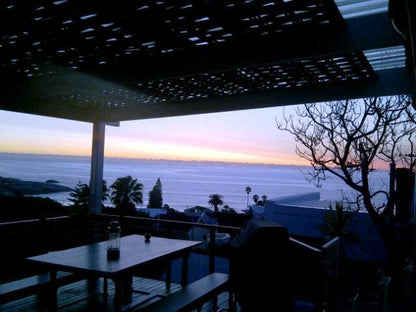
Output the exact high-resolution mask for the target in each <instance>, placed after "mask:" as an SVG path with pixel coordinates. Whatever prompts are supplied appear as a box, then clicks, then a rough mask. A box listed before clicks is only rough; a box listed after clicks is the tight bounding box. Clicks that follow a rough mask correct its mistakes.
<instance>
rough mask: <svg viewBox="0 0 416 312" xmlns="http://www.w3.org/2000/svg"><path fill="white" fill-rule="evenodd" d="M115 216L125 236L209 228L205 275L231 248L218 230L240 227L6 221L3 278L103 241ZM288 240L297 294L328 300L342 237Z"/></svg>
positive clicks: (104, 218) (124, 220) (79, 219)
mask: <svg viewBox="0 0 416 312" xmlns="http://www.w3.org/2000/svg"><path fill="white" fill-rule="evenodd" d="M114 219H117V220H119V221H120V224H121V227H122V235H127V234H144V233H145V232H151V233H152V235H154V236H164V237H174V238H186V236H187V233H188V232H189V230H190V229H192V228H203V229H206V230H207V233H209V235H207V236H208V237H209V239H207V244H206V245H205V246H206V248H203V249H199V250H198V251H197V252H199V253H205V254H207V255H208V257H209V261H208V272H207V273H212V272H214V271H215V261H216V257H217V256H223V257H227V256H228V254H227V247H228V246H223V248H221V246H217V245H216V239H215V238H216V233H219V232H221V233H228V234H230V236H231V237H233V236H234V235H235V234H236V233H238V231H239V230H240V228H239V227H233V226H221V225H213V224H202V223H195V222H185V221H176V220H162V219H153V218H144V217H133V216H119V215H109V214H101V215H88V216H87V215H73V216H62V217H53V218H41V219H33V220H22V221H12V222H3V223H0V235H1V244H2V248H3V250H4V251H6V252H3V253H2V254H3V256H2V257H1V260H0V261H1V262H2V263H1V268H3V269H2V270H3V271H4V272H2V275H1V276H2V278H1V279H2V280H3V281H5V280H10V279H13V278H16V277H19V276H20V275H25V274H32V272H33V271H34V270H36V268H33V267H29V266H27V265H26V263H25V262H24V259H25V258H26V257H29V256H33V255H36V254H40V253H46V252H48V251H53V250H59V249H65V248H70V247H75V246H79V245H84V244H86V243H90V242H94V241H101V240H105V239H106V228H107V225H108V222H109V221H110V220H114ZM290 244H291V247H292V249H293V250H295V252H296V253H297V254H298V255H299V257H298V259H300V260H299V261H301V262H302V264H301V265H302V266H303V268H302V269H299V270H298V272H297V276H296V277H295V278H296V279H298V280H299V289H298V290H299V292H298V295H299V296H300V297H303V298H306V299H307V300H314V301H319V304H322V305H325V304H326V303H327V302H328V301H329V300H328V298H329V297H331V296H332V297H333V296H334V293H333V292H330V289H333V286H334V285H338V277H339V262H337V259H338V255H339V254H338V239H335V240H333V241H331V242H329V243H327V244H326V245H324V246H323V247H322V248H318V247H313V246H311V245H309V244H306V243H304V242H302V241H300V240H298V239H295V238H293V237H290ZM313 266H315V267H313ZM16 267H17V268H18V269H16V270H15V271H14V272H13V270H5V269H4V268H16ZM22 268H25V270H22ZM317 286H319V287H317Z"/></svg>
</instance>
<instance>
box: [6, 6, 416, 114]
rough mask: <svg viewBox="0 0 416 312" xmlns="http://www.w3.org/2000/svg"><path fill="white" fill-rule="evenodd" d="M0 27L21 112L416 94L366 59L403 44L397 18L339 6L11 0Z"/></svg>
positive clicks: (203, 107) (9, 91)
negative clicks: (345, 11) (351, 14)
mask: <svg viewBox="0 0 416 312" xmlns="http://www.w3.org/2000/svg"><path fill="white" fill-rule="evenodd" d="M0 26H1V27H0V78H2V81H3V83H2V84H1V87H0V109H5V110H11V111H20V112H27V113H34V114H40V115H46V116H55V117H62V118H68V119H75V120H83V121H116V120H126V119H141V118H153V117H162V116H174V115H185V114H194V113H207V112H216V111H226V110H234V109H246V108H256V107H266V106H277V105H288V104H298V103H303V102H315V101H324V100H331V99H337V98H349V97H362V96H370V95H386V94H398V93H408V92H410V90H411V89H412V88H413V87H412V86H414V82H413V81H412V79H411V73H410V74H409V70H408V69H407V68H406V67H405V66H404V67H399V68H395V67H394V66H393V68H389V69H387V70H386V69H382V70H374V68H373V66H372V65H371V63H370V62H369V60H368V59H367V57H366V53H365V52H366V51H367V50H371V49H385V48H391V47H399V48H400V47H403V45H404V43H405V42H404V39H403V38H402V36H400V35H399V34H398V33H397V32H396V31H395V30H394V28H393V27H392V25H391V23H390V21H389V18H388V14H387V12H381V13H378V14H370V15H366V16H359V17H356V18H352V19H347V20H345V19H344V18H343V16H342V15H341V13H340V11H339V9H338V7H337V5H336V3H335V2H333V1H332V0H278V1H275V0H227V1H226V0H141V1H133V0H123V1H118V2H110V1H98V0H86V1H81V0H56V1H46V0H43V1H42V0H30V1H29V0H4V1H1V2H0ZM393 63H394V62H393ZM394 64H395V63H394ZM392 79H393V80H392ZM325 90H327V91H325ZM333 90H337V91H336V93H334V91H333Z"/></svg>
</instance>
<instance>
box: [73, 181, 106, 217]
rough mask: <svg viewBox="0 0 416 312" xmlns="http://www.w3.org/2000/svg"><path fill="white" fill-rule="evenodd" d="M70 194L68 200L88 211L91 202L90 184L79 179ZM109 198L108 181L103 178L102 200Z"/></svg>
mask: <svg viewBox="0 0 416 312" xmlns="http://www.w3.org/2000/svg"><path fill="white" fill-rule="evenodd" d="M69 196H70V198H68V200H69V201H70V202H72V204H73V206H76V207H81V208H83V209H84V210H85V211H86V210H87V209H88V205H89V202H90V186H89V185H88V184H85V183H81V181H79V182H78V183H77V185H76V186H75V189H74V190H73V191H72V192H71V193H69ZM109 198H110V196H109V195H108V188H107V181H105V180H103V187H102V197H101V202H102V203H104V202H105V201H106V200H108V199H109Z"/></svg>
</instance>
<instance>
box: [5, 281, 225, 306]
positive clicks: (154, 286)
mask: <svg viewBox="0 0 416 312" xmlns="http://www.w3.org/2000/svg"><path fill="white" fill-rule="evenodd" d="M180 288H181V286H180V285H179V284H174V283H172V284H171V289H170V293H172V292H175V291H178V290H179V289H180ZM97 289H99V291H100V292H101V294H99V295H97V296H94V297H93V298H86V296H85V294H87V293H88V291H87V290H88V284H87V282H86V281H85V280H84V281H79V282H76V283H73V284H69V285H65V286H62V287H60V288H59V290H58V296H57V298H58V311H60V312H69V311H71V312H73V311H104V312H113V311H114V309H113V304H112V303H113V298H114V284H113V283H112V282H111V281H109V282H108V296H107V298H106V297H105V296H103V293H102V291H103V280H102V279H100V280H99V281H98V285H97ZM133 289H135V290H136V289H140V290H146V291H147V292H151V293H157V294H161V295H166V294H168V293H169V292H168V291H167V290H166V285H165V282H164V281H158V280H153V279H146V278H139V277H134V278H133ZM145 299H146V295H145V294H143V293H136V292H135V293H134V294H133V301H137V300H145ZM217 302H218V307H219V308H218V310H217V311H227V309H228V292H225V293H222V294H220V295H219V296H218V301H217ZM35 311H48V309H45V308H40V307H38V306H37V299H36V296H35V295H33V296H28V297H25V298H23V299H20V300H16V301H13V302H9V303H6V304H3V305H1V306H0V312H35ZM132 311H139V309H138V308H136V309H133V310H132ZM202 311H203V312H217V311H214V309H213V305H212V302H211V301H209V302H207V303H205V304H204V306H203V307H202Z"/></svg>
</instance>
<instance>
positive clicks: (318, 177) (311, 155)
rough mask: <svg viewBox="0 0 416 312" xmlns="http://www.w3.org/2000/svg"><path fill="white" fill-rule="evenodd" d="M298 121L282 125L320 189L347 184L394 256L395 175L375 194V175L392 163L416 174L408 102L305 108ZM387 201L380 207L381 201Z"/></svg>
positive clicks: (415, 131) (415, 118)
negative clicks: (336, 181)
mask: <svg viewBox="0 0 416 312" xmlns="http://www.w3.org/2000/svg"><path fill="white" fill-rule="evenodd" d="M296 113H297V115H290V116H286V115H285V116H284V117H283V119H282V120H280V121H279V120H277V126H278V129H280V130H284V131H287V132H289V133H291V134H292V135H293V136H294V138H295V140H296V142H297V143H298V144H297V147H296V153H297V154H298V155H299V156H300V157H301V158H303V159H305V160H307V161H308V162H309V163H310V164H311V166H312V168H313V170H312V171H311V172H309V174H310V176H311V177H312V178H313V179H314V181H315V182H316V183H317V184H318V185H319V184H321V183H322V181H323V180H325V179H326V177H327V174H328V173H330V174H333V175H335V176H337V177H338V178H340V179H341V180H343V181H344V182H345V183H346V184H347V185H348V186H349V187H350V188H352V189H353V190H355V192H356V193H357V197H356V199H354V201H355V204H356V205H357V206H356V207H357V209H361V208H362V207H365V209H366V210H367V212H368V213H369V215H370V217H371V219H372V220H373V221H374V223H375V225H376V227H377V229H378V231H379V233H380V235H381V237H382V239H383V241H384V243H385V245H386V247H387V249H388V251H389V253H390V254H391V253H392V252H393V250H394V246H395V241H394V232H393V231H394V213H395V210H394V204H395V198H394V194H395V184H394V180H393V178H394V174H392V175H391V179H390V180H391V181H390V183H386V185H387V184H388V186H387V187H386V188H384V189H373V188H372V184H371V182H370V175H371V172H372V171H373V170H375V168H376V167H378V165H380V166H381V165H382V163H385V164H386V163H387V164H388V165H389V166H390V167H391V170H392V173H394V169H395V167H396V164H400V165H401V166H406V167H407V168H409V169H410V170H414V169H415V158H414V157H407V156H409V155H415V144H414V142H413V141H414V137H415V135H416V112H415V111H414V110H413V108H412V107H411V104H410V101H409V99H408V98H407V97H406V96H393V97H383V98H382V97H377V98H367V99H360V100H343V101H338V102H330V103H323V104H306V105H304V106H302V107H301V108H299V109H297V111H296ZM380 197H382V198H383V200H382V201H380V200H378V201H377V202H378V203H377V202H376V201H375V199H376V198H378V199H380Z"/></svg>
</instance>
